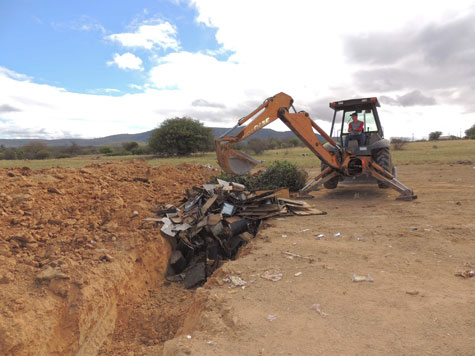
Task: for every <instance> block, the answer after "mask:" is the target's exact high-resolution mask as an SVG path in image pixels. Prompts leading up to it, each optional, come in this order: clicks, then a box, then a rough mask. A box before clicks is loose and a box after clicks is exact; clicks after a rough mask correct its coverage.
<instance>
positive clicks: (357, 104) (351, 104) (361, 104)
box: [330, 97, 381, 111]
mask: <svg viewBox="0 0 475 356" xmlns="http://www.w3.org/2000/svg"><path fill="white" fill-rule="evenodd" d="M373 105H376V106H377V107H380V106H381V105H379V101H378V98H376V97H372V98H361V99H349V100H340V101H333V102H331V103H330V107H331V108H332V109H333V110H335V111H340V110H345V111H350V110H355V111H359V110H363V109H370V108H371V107H372V106H373Z"/></svg>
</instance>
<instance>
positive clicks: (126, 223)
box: [0, 161, 215, 355]
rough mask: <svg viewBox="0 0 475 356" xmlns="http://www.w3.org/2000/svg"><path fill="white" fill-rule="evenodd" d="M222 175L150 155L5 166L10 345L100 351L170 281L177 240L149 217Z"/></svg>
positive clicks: (3, 227)
mask: <svg viewBox="0 0 475 356" xmlns="http://www.w3.org/2000/svg"><path fill="white" fill-rule="evenodd" d="M214 174H215V172H214V171H213V170H211V169H209V168H205V167H198V166H191V165H182V166H178V167H171V166H162V167H158V168H152V167H150V166H149V165H148V164H147V163H146V162H144V161H132V162H118V163H105V164H93V165H90V166H87V167H85V168H82V169H73V168H70V169H68V168H51V169H43V170H38V171H36V170H35V171H33V170H30V169H29V168H26V167H24V168H17V169H4V170H1V171H0V176H1V178H2V179H1V182H0V187H1V189H0V192H1V193H0V287H1V288H0V300H1V303H0V354H2V355H55V354H58V355H94V354H96V353H97V352H98V349H99V347H100V346H101V345H102V343H103V341H104V340H105V339H106V338H107V337H108V336H110V335H112V334H113V333H114V331H115V327H116V323H118V324H120V321H121V320H122V319H124V320H125V318H124V317H123V312H124V311H126V310H128V309H127V307H126V305H131V303H133V302H134V299H137V298H139V297H140V296H138V295H137V294H136V293H139V291H143V290H147V286H148V287H149V288H156V287H158V286H160V285H161V283H162V276H163V274H164V271H165V269H166V265H167V261H168V256H169V253H170V251H169V247H168V245H167V244H166V242H165V241H164V240H163V239H162V237H161V236H160V234H159V230H158V229H157V228H156V226H155V223H153V222H147V221H144V218H146V217H153V216H154V210H156V209H157V207H158V206H160V205H163V204H165V203H178V202H179V201H180V200H181V199H182V198H183V196H184V191H185V189H186V188H188V187H190V186H193V185H197V184H198V185H199V184H203V183H205V182H206V181H209V179H210V178H211V176H212V175H214ZM165 329H166V330H165V331H163V333H164V334H163V333H162V334H163V335H162V334H160V332H159V331H157V333H155V335H153V336H154V338H156V339H160V338H166V337H167V336H168V335H165V334H168V333H170V334H173V330H169V329H170V328H165Z"/></svg>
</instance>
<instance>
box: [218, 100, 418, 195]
mask: <svg viewBox="0 0 475 356" xmlns="http://www.w3.org/2000/svg"><path fill="white" fill-rule="evenodd" d="M376 106H379V103H378V102H377V99H376V98H365V99H353V100H348V101H341V102H334V103H330V107H332V108H333V109H334V110H335V116H336V112H337V111H338V110H342V111H343V112H344V116H343V122H342V130H341V131H340V132H341V136H340V140H339V141H340V142H336V141H335V140H334V139H333V138H332V137H330V136H329V135H327V134H326V133H325V131H323V130H322V129H321V128H320V127H319V126H318V125H317V124H316V123H315V122H314V121H313V120H312V119H311V118H310V116H309V114H308V113H306V112H304V111H300V112H296V111H295V108H294V107H293V99H292V98H291V97H290V96H289V95H287V94H285V93H279V94H277V95H275V96H273V97H271V98H268V99H266V100H265V101H264V102H263V103H262V104H261V105H260V106H259V107H257V108H256V109H255V110H254V111H253V112H251V113H250V114H249V115H247V116H245V117H243V118H241V119H240V120H239V121H238V123H237V125H236V126H235V127H233V128H231V129H230V130H228V131H227V132H226V133H225V134H224V135H223V136H221V137H219V138H216V139H215V143H216V153H217V158H218V162H219V165H220V166H221V168H222V169H223V170H224V171H225V172H227V173H230V174H244V173H246V172H248V171H250V170H251V169H252V168H253V167H254V166H255V165H257V164H259V163H262V162H261V161H258V160H256V159H254V158H252V157H251V156H249V155H247V154H245V153H243V152H240V151H237V150H234V149H233V148H232V146H233V145H234V144H236V143H238V142H240V141H242V140H244V139H246V138H247V137H249V136H251V135H252V134H254V133H255V132H256V131H258V130H260V129H262V128H263V127H265V126H267V125H268V124H270V123H271V122H273V121H275V120H277V119H280V120H282V122H283V123H284V124H286V125H287V126H288V127H289V129H290V130H292V132H293V133H294V134H295V135H296V136H297V137H298V138H300V140H301V141H302V142H303V143H304V144H305V146H307V147H308V149H310V151H312V152H313V153H314V154H315V155H316V156H317V157H318V158H319V159H320V160H321V161H322V171H321V173H320V174H319V175H318V176H316V177H315V178H313V179H311V180H310V181H309V182H307V184H306V185H305V187H303V188H302V189H301V190H300V193H301V194H307V193H308V192H310V191H312V190H315V189H317V188H318V187H319V186H320V185H324V186H325V187H327V188H330V189H332V188H336V186H337V184H338V181H344V180H348V179H349V180H356V181H357V179H358V178H361V177H366V178H370V179H372V180H373V181H374V182H375V183H378V184H379V186H380V187H381V188H389V187H390V188H393V189H395V190H397V191H398V192H399V193H400V196H399V197H398V198H397V199H400V200H413V199H416V198H417V196H416V195H414V194H413V192H412V190H411V189H409V188H408V187H407V186H405V185H404V184H403V183H401V182H400V181H399V180H398V179H396V177H395V176H394V175H393V173H395V172H394V171H392V172H390V170H391V164H390V156H389V142H388V141H387V140H383V139H382V129H381V125H380V122H379V116H378V115H377V111H376ZM291 108H292V110H293V113H290V112H289V110H290V109H291ZM350 111H353V112H352V113H351V114H352V115H354V112H355V111H356V112H359V115H361V116H362V117H363V118H364V120H365V127H366V116H367V115H368V116H371V118H372V119H373V122H374V126H373V129H372V128H371V126H372V125H371V124H370V122H369V120H368V127H366V130H365V135H366V140H367V141H368V144H366V143H365V145H364V146H358V145H356V146H355V145H354V142H351V140H350V143H349V144H348V147H345V146H344V145H343V138H344V136H345V135H347V134H348V132H346V133H345V132H344V130H343V128H344V125H345V115H346V116H347V117H348V118H349V116H350ZM335 116H334V117H333V124H332V131H333V126H334V124H335ZM249 120H251V121H250V122H249V123H248V124H247V125H246V126H244V127H243V128H242V129H241V130H240V131H239V132H238V133H237V134H235V135H232V136H231V135H229V134H230V133H231V132H232V131H234V130H235V129H236V128H237V127H239V126H241V125H243V124H244V123H246V122H247V121H249ZM374 128H375V129H374ZM313 129H315V130H316V131H317V132H318V133H319V134H320V135H321V137H322V138H323V140H326V143H324V144H323V143H321V142H320V140H319V139H318V137H317V135H316V134H315V132H314V131H313ZM379 131H380V132H379ZM348 138H350V137H348ZM370 141H371V142H372V144H369V142H370ZM378 161H379V162H378Z"/></svg>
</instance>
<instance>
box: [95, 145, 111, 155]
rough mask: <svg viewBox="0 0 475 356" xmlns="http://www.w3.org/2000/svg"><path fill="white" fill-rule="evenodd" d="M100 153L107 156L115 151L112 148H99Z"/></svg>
mask: <svg viewBox="0 0 475 356" xmlns="http://www.w3.org/2000/svg"><path fill="white" fill-rule="evenodd" d="M99 152H100V153H102V154H105V155H107V154H110V153H112V152H114V149H113V148H112V147H110V146H102V147H101V148H99Z"/></svg>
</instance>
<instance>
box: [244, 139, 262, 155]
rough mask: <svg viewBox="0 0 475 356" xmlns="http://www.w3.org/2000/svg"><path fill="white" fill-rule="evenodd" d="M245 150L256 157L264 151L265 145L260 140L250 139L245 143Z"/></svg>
mask: <svg viewBox="0 0 475 356" xmlns="http://www.w3.org/2000/svg"><path fill="white" fill-rule="evenodd" d="M247 148H248V149H250V150H251V151H253V152H254V153H255V154H256V155H257V154H259V153H262V152H264V151H265V150H266V148H267V144H266V142H265V141H264V140H261V139H260V138H251V139H250V140H249V141H248V143H247Z"/></svg>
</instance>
